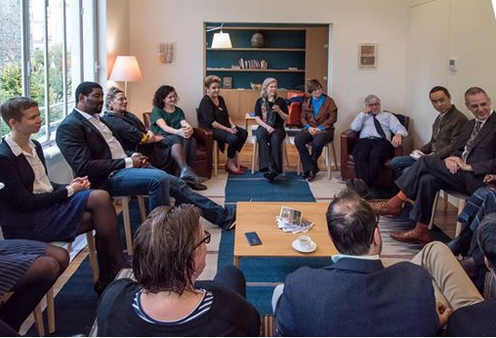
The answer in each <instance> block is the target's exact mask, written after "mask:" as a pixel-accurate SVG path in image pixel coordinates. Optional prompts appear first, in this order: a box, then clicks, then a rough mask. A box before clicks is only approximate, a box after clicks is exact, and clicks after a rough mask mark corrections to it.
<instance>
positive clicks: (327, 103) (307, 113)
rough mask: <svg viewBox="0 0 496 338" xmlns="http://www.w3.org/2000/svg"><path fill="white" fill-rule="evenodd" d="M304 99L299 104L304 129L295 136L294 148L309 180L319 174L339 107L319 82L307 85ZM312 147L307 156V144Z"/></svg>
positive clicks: (331, 136) (330, 140)
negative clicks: (306, 94)
mask: <svg viewBox="0 0 496 338" xmlns="http://www.w3.org/2000/svg"><path fill="white" fill-rule="evenodd" d="M307 92H308V94H310V96H308V97H306V98H305V100H304V101H303V103H302V105H301V124H302V125H303V129H302V130H301V131H300V132H299V133H298V134H296V136H295V146H296V149H298V153H299V154H300V160H301V163H302V165H303V175H304V176H305V178H306V179H307V180H308V181H312V180H313V179H314V178H315V176H317V173H318V172H319V171H320V170H319V166H318V164H317V161H318V160H319V157H320V155H321V154H322V149H324V146H325V145H326V144H327V143H329V142H332V140H333V139H334V123H336V121H337V119H338V107H337V106H336V103H335V102H334V100H333V99H332V98H331V97H329V96H327V95H325V94H323V90H322V85H321V84H320V82H319V81H318V80H315V79H312V80H310V81H309V82H308V85H307ZM309 143H310V144H311V145H312V154H310V152H309V150H308V147H307V144H309Z"/></svg>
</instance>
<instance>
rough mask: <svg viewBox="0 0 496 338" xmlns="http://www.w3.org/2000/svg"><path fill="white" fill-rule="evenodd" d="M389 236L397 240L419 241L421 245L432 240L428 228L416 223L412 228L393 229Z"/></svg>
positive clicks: (406, 241)
mask: <svg viewBox="0 0 496 338" xmlns="http://www.w3.org/2000/svg"><path fill="white" fill-rule="evenodd" d="M389 236H391V238H392V239H394V240H396V241H399V242H405V243H419V244H421V245H422V246H424V245H426V244H427V243H430V242H432V241H433V240H434V239H433V238H432V236H431V233H430V231H429V229H427V227H426V226H423V225H418V224H417V226H416V227H415V228H414V229H413V230H409V231H395V232H392V233H391V234H390V235H389Z"/></svg>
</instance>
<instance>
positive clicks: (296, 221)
mask: <svg viewBox="0 0 496 338" xmlns="http://www.w3.org/2000/svg"><path fill="white" fill-rule="evenodd" d="M276 221H277V226H278V227H279V229H282V231H284V232H292V233H295V234H296V233H300V232H303V233H304V232H307V231H308V230H310V228H312V226H313V222H312V221H309V220H307V219H304V218H303V212H301V211H300V210H297V209H293V208H290V207H285V206H283V207H281V212H280V213H279V216H277V217H276Z"/></svg>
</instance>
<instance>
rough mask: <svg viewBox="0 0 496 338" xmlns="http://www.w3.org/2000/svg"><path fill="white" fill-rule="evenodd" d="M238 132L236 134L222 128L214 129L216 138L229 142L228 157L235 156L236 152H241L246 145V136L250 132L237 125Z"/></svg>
mask: <svg viewBox="0 0 496 338" xmlns="http://www.w3.org/2000/svg"><path fill="white" fill-rule="evenodd" d="M237 129H238V132H237V133H236V134H231V133H229V132H227V131H225V130H222V129H212V132H213V137H214V140H216V141H219V142H222V143H227V145H228V147H227V157H228V158H234V157H235V156H236V152H240V151H241V149H242V148H243V146H244V145H245V142H246V138H247V137H248V132H247V131H246V130H245V129H243V128H240V127H237Z"/></svg>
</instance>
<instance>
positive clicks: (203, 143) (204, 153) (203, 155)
mask: <svg viewBox="0 0 496 338" xmlns="http://www.w3.org/2000/svg"><path fill="white" fill-rule="evenodd" d="M151 114H152V113H150V112H144V113H143V124H144V125H145V127H146V128H148V129H150V125H151V122H150V118H151ZM193 137H194V138H195V140H196V145H197V146H196V154H195V163H194V164H193V166H192V167H193V171H194V172H195V173H196V174H197V175H198V176H202V177H208V178H210V177H212V154H215V152H214V153H213V147H214V146H215V144H214V140H213V136H212V131H211V130H206V129H202V128H193ZM214 156H215V155H214ZM217 158H218V156H217ZM215 176H217V167H215Z"/></svg>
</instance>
